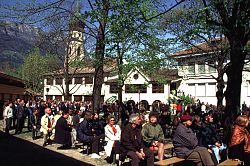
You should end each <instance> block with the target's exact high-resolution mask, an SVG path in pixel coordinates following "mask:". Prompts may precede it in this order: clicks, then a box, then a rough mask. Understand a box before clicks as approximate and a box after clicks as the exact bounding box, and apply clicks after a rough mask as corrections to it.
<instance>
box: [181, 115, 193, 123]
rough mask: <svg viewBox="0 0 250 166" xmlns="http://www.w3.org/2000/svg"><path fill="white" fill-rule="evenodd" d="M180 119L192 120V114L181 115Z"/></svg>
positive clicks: (182, 120)
mask: <svg viewBox="0 0 250 166" xmlns="http://www.w3.org/2000/svg"><path fill="white" fill-rule="evenodd" d="M180 120H181V122H185V121H188V120H192V116H190V115H182V116H181V117H180Z"/></svg>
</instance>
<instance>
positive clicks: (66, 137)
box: [55, 110, 72, 149]
mask: <svg viewBox="0 0 250 166" xmlns="http://www.w3.org/2000/svg"><path fill="white" fill-rule="evenodd" d="M68 117H69V111H68V110H64V111H63V115H62V116H61V117H60V118H59V119H58V120H57V122H56V127H55V142H56V143H58V144H63V146H61V147H58V149H69V148H70V147H71V144H72V143H71V133H70V132H71V131H72V128H71V127H69V125H68V123H67V120H66V119H67V118H68Z"/></svg>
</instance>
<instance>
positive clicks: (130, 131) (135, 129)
mask: <svg viewBox="0 0 250 166" xmlns="http://www.w3.org/2000/svg"><path fill="white" fill-rule="evenodd" d="M140 125H141V119H140V116H139V115H138V114H131V115H130V117H129V123H127V124H125V126H124V128H123V130H122V133H121V148H120V150H121V154H122V156H126V155H127V156H129V157H130V158H131V159H132V162H131V165H133V166H139V163H140V162H141V161H142V160H143V161H146V165H147V166H151V165H154V152H153V151H150V150H149V149H148V148H146V147H145V146H144V144H143V140H142V134H141V127H140Z"/></svg>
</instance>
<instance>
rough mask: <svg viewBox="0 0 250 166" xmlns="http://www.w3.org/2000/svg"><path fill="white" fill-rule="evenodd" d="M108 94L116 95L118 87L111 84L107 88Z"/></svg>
mask: <svg viewBox="0 0 250 166" xmlns="http://www.w3.org/2000/svg"><path fill="white" fill-rule="evenodd" d="M109 93H118V85H117V84H111V85H110V86H109Z"/></svg>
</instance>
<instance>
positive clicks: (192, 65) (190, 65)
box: [188, 63, 195, 74]
mask: <svg viewBox="0 0 250 166" xmlns="http://www.w3.org/2000/svg"><path fill="white" fill-rule="evenodd" d="M194 72H195V68H194V63H189V64H188V73H190V74H194Z"/></svg>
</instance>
